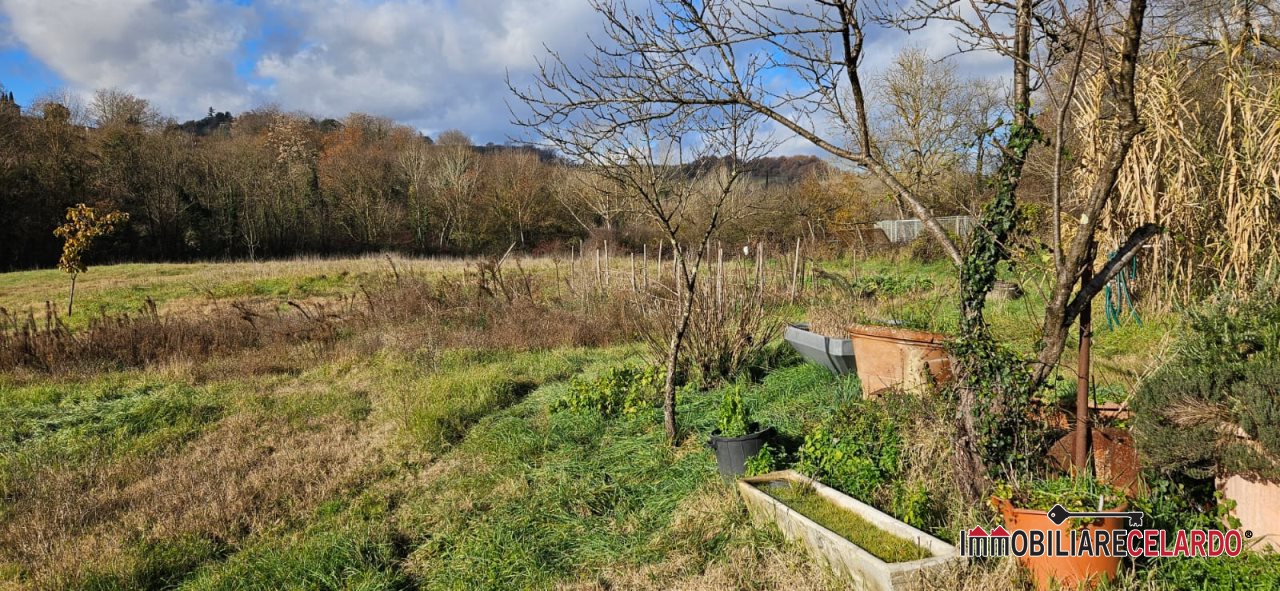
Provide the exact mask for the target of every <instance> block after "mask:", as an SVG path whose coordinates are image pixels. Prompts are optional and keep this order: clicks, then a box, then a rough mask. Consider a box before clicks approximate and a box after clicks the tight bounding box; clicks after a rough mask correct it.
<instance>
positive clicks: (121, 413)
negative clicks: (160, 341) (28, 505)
mask: <svg viewBox="0 0 1280 591" xmlns="http://www.w3.org/2000/svg"><path fill="white" fill-rule="evenodd" d="M223 411H224V408H223V404H222V402H221V396H220V395H219V394H218V393H217V392H216V388H195V387H191V386H187V385H185V384H177V383H169V382H165V381H161V380H153V379H146V378H139V377H136V376H120V375H108V376H105V377H104V378H100V379H97V380H92V381H88V382H63V383H49V384H37V385H27V386H14V385H11V384H7V383H4V382H0V491H7V490H8V489H9V488H10V486H11V483H13V479H15V478H24V477H26V476H27V475H28V474H29V472H30V471H31V470H34V469H36V468H38V467H39V466H41V465H46V464H53V463H57V464H61V465H77V464H78V463H80V462H81V461H82V460H83V459H85V458H89V457H93V458H109V457H114V456H119V455H123V454H134V455H143V454H150V453H164V452H166V451H173V450H175V449H177V448H178V447H180V446H181V445H182V444H183V443H185V442H186V441H189V440H190V439H191V438H193V437H195V436H196V435H197V434H199V433H200V432H201V431H202V430H203V429H204V428H205V427H206V426H207V425H209V424H211V423H213V422H216V421H217V420H218V419H219V418H221V416H222V415H223Z"/></svg>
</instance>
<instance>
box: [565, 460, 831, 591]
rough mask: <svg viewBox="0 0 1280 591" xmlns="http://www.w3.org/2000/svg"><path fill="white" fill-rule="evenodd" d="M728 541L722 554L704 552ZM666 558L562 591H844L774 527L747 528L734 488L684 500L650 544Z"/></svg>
mask: <svg viewBox="0 0 1280 591" xmlns="http://www.w3.org/2000/svg"><path fill="white" fill-rule="evenodd" d="M717 538H728V539H729V541H728V547H727V548H726V549H725V550H724V552H723V553H722V555H720V556H717V557H715V558H713V559H710V560H709V559H708V554H707V548H708V547H710V546H712V545H714V544H715V541H714V540H716V539H717ZM652 544H653V546H654V547H655V549H660V550H661V551H663V552H665V554H666V559H665V560H662V561H659V562H655V563H650V564H644V565H617V566H616V567H614V568H609V569H606V570H605V571H604V572H601V573H598V574H595V575H593V576H591V577H589V578H587V579H585V580H582V581H579V582H576V583H571V584H564V585H561V586H559V588H560V589H565V590H583V591H585V590H607V589H636V590H645V589H648V590H654V591H658V590H666V589H680V590H688V591H696V590H704V589H705V590H711V589H717V590H719V589H795V590H801V591H806V590H813V591H818V590H827V589H842V588H844V586H845V585H844V583H843V582H842V581H840V580H839V579H838V578H836V577H835V575H834V574H833V573H832V572H831V571H830V569H828V568H826V567H825V566H823V565H822V564H820V563H819V562H817V561H813V560H810V559H809V557H808V555H807V554H806V553H805V550H804V549H803V548H802V547H800V546H798V545H795V544H790V543H786V542H784V541H783V539H782V537H781V534H780V533H779V532H777V531H776V530H773V529H757V528H756V527H754V526H753V525H751V522H750V519H749V518H748V517H747V515H746V513H745V511H744V509H743V507H742V505H741V503H739V501H738V498H737V493H736V492H735V491H734V490H733V488H732V487H727V486H724V485H722V484H719V483H712V484H711V485H709V486H706V487H703V488H702V489H701V490H700V491H699V492H697V493H695V494H694V495H692V496H690V497H689V498H688V499H686V500H685V501H684V502H683V503H682V504H681V505H680V507H679V508H678V509H677V510H676V513H675V514H674V515H673V516H672V522H671V525H670V527H668V528H667V529H666V530H665V531H664V534H663V535H662V536H660V537H658V538H657V539H655V540H654V541H653V542H652Z"/></svg>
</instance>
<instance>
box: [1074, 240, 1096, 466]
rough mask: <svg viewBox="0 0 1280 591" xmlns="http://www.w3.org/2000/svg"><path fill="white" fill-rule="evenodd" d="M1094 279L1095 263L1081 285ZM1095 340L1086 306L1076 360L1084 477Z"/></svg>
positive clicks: (1078, 458)
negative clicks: (1091, 362)
mask: <svg viewBox="0 0 1280 591" xmlns="http://www.w3.org/2000/svg"><path fill="white" fill-rule="evenodd" d="M1091 279H1093V262H1092V261H1090V262H1089V264H1088V265H1087V266H1086V267H1085V268H1084V273H1083V274H1081V276H1080V284H1081V285H1087V284H1088V283H1089V281H1090V280H1091ZM1092 338H1093V310H1092V309H1090V307H1089V306H1085V308H1084V310H1081V311H1080V355H1079V358H1078V359H1077V360H1076V362H1077V364H1078V367H1079V369H1078V371H1077V372H1076V433H1075V435H1076V444H1075V457H1074V458H1073V459H1074V463H1075V469H1076V474H1078V475H1083V474H1084V473H1085V470H1087V469H1088V467H1089V443H1090V442H1089V377H1090V374H1089V345H1090V341H1091V340H1092Z"/></svg>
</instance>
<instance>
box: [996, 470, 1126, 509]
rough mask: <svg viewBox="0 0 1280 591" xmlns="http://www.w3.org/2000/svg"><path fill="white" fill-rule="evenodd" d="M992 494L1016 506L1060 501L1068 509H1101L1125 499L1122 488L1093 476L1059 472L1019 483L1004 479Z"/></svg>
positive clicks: (1033, 506)
mask: <svg viewBox="0 0 1280 591" xmlns="http://www.w3.org/2000/svg"><path fill="white" fill-rule="evenodd" d="M992 494H993V495H994V496H995V497H997V498H1001V499H1008V500H1009V501H1010V502H1012V503H1013V505H1014V506H1015V507H1017V508H1019V509H1031V510H1034V511H1048V510H1049V509H1052V508H1053V506H1054V505H1062V506H1063V508H1065V509H1067V510H1068V511H1101V510H1106V509H1113V508H1115V507H1117V506H1119V505H1121V504H1124V503H1125V502H1126V496H1125V493H1124V491H1122V490H1120V489H1118V488H1115V487H1113V486H1109V485H1107V484H1103V483H1101V482H1099V481H1097V480H1095V479H1093V478H1088V477H1075V476H1060V477H1057V478H1049V479H1045V480H1031V481H1026V482H1019V483H1014V484H1011V483H1008V482H1003V483H999V484H997V485H996V486H995V488H994V489H993V491H992Z"/></svg>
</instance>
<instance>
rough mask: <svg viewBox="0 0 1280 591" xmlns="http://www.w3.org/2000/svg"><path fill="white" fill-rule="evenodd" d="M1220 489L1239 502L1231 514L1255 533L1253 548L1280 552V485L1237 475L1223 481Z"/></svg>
mask: <svg viewBox="0 0 1280 591" xmlns="http://www.w3.org/2000/svg"><path fill="white" fill-rule="evenodd" d="M1218 489H1219V490H1221V491H1222V496H1223V497H1224V498H1227V499H1230V500H1232V501H1235V502H1236V508H1235V509H1234V510H1232V511H1231V514H1232V516H1234V517H1235V518H1236V519H1239V520H1240V529H1243V530H1247V531H1250V532H1253V537H1252V538H1250V539H1249V543H1250V544H1252V546H1251V549H1254V550H1271V551H1272V552H1280V484H1277V483H1274V482H1263V481H1255V480H1251V479H1249V478H1246V477H1244V476H1240V475H1235V476H1230V477H1227V478H1219V479H1218Z"/></svg>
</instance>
